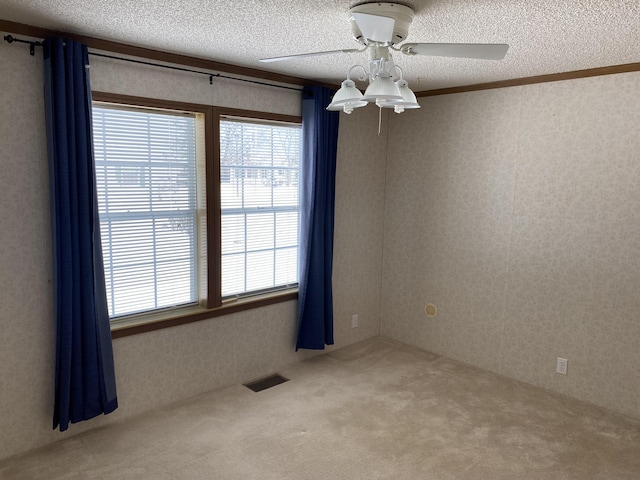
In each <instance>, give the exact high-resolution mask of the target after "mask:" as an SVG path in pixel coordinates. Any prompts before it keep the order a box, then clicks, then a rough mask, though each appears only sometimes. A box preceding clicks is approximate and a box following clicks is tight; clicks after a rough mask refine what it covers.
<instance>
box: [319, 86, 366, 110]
mask: <svg viewBox="0 0 640 480" xmlns="http://www.w3.org/2000/svg"><path fill="white" fill-rule="evenodd" d="M366 105H367V102H365V101H364V100H363V97H362V92H361V91H360V90H358V89H357V88H356V84H355V83H354V82H353V80H351V79H347V80H345V81H344V82H342V85H341V86H340V89H339V90H338V91H337V92H336V94H335V95H334V96H333V101H332V102H331V103H330V104H329V106H328V107H327V110H344V111H345V112H346V113H351V112H352V111H353V109H354V108H360V107H364V106H366Z"/></svg>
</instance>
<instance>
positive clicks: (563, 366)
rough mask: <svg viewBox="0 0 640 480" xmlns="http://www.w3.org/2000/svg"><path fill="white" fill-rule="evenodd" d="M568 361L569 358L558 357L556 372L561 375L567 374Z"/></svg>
mask: <svg viewBox="0 0 640 480" xmlns="http://www.w3.org/2000/svg"><path fill="white" fill-rule="evenodd" d="M568 362H569V360H567V359H566V358H560V357H558V361H557V362H556V373H559V374H560V375H566V374H567V363H568Z"/></svg>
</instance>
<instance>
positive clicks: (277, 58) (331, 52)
mask: <svg viewBox="0 0 640 480" xmlns="http://www.w3.org/2000/svg"><path fill="white" fill-rule="evenodd" d="M362 51H363V50H358V49H357V48H346V49H344V50H327V51H325V52H312V53H299V54H298V55H286V56H284V57H271V58H261V59H260V61H261V62H265V63H267V62H279V61H281V60H291V59H295V58H305V57H317V56H319V55H331V54H334V53H358V52H362Z"/></svg>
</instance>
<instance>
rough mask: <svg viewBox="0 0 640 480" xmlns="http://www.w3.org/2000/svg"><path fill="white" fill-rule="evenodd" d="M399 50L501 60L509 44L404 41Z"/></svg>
mask: <svg viewBox="0 0 640 480" xmlns="http://www.w3.org/2000/svg"><path fill="white" fill-rule="evenodd" d="M400 50H402V53H406V54H407V55H429V56H432V57H458V58H479V59H484V60H502V59H503V58H504V56H505V55H506V54H507V50H509V45H506V44H498V43H405V44H404V45H402V47H401V48H400Z"/></svg>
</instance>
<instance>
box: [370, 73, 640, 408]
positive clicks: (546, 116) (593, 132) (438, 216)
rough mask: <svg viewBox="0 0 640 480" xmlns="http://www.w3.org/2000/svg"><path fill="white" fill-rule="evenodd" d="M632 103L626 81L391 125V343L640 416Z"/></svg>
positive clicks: (560, 88)
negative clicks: (563, 367)
mask: <svg viewBox="0 0 640 480" xmlns="http://www.w3.org/2000/svg"><path fill="white" fill-rule="evenodd" d="M638 92H640V73H628V74H620V75H611V76H606V77H595V78H587V79H580V80H571V81H564V82H556V83H547V84H540V85H530V86H523V87H514V88H506V89H499V90H488V91H481V92H473V93H462V94H455V95H446V96H439V97H431V98H423V99H422V100H421V104H422V107H423V108H422V109H421V110H419V111H416V112H408V113H405V114H403V115H401V116H397V117H396V116H394V117H393V120H392V121H391V125H390V132H389V146H390V148H389V156H388V167H387V195H386V211H385V246H384V267H383V299H382V324H381V332H382V334H383V335H387V336H389V337H392V338H395V339H397V340H400V341H403V342H407V343H410V344H412V345H417V346H419V347H422V348H424V349H427V350H430V351H433V352H436V353H439V354H442V355H446V356H449V357H452V358H455V359H458V360H461V361H463V362H466V363H470V364H473V365H477V366H479V367H482V368H486V369H489V370H492V371H494V372H498V373H501V374H504V375H507V376H509V377H513V378H516V379H519V380H522V381H525V382H528V383H532V384H535V385H539V386H542V387H544V388H548V389H552V390H555V391H558V392H561V393H565V394H568V395H570V396H573V397H576V398H579V399H582V400H585V401H588V402H592V403H595V404H597V405H601V406H604V407H606V408H609V409H611V410H615V411H617V412H621V413H624V414H628V415H631V416H634V417H636V418H640V208H639V207H640V154H639V153H638V152H640V135H639V134H638V129H639V127H640V95H639V94H638ZM426 303H434V304H435V305H436V306H437V307H438V315H437V316H436V317H435V318H432V319H431V318H427V317H426V315H425V314H424V311H423V309H424V306H425V304H426ZM557 357H564V358H568V359H569V369H568V371H569V373H568V375H567V376H562V375H558V374H556V373H555V366H556V365H555V364H556V358H557Z"/></svg>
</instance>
